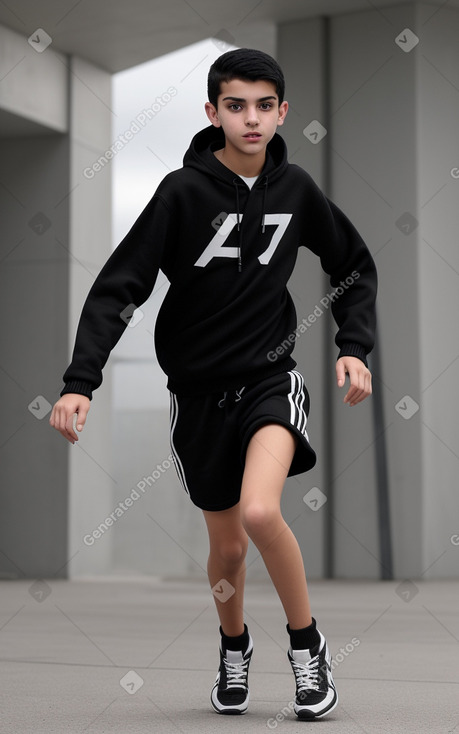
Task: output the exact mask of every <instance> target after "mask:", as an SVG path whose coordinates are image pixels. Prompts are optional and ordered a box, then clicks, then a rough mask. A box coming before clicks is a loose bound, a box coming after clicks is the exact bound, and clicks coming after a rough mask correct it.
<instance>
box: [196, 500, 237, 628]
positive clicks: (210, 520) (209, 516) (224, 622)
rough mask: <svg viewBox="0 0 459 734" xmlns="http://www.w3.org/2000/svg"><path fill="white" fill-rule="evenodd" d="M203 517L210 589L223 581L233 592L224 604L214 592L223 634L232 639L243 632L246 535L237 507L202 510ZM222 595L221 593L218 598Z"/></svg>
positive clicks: (223, 596)
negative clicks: (208, 550) (205, 529)
mask: <svg viewBox="0 0 459 734" xmlns="http://www.w3.org/2000/svg"><path fill="white" fill-rule="evenodd" d="M203 514H204V518H205V521H206V524H207V530H208V533H209V545H210V552H209V560H208V563H207V573H208V576H209V582H210V585H211V587H214V586H215V585H216V584H218V582H219V581H221V580H222V579H223V580H224V581H227V582H228V583H229V584H231V586H232V587H233V588H234V590H235V591H234V593H232V594H231V596H229V597H228V598H227V599H226V601H221V600H220V599H219V598H218V593H214V599H215V605H216V607H217V613H218V616H219V619H220V624H221V626H222V629H223V632H224V633H225V635H228V636H229V637H236V636H237V635H242V633H243V632H244V615H243V606H244V583H245V556H246V553H247V546H248V537H247V533H246V531H245V530H244V528H243V527H242V523H241V515H240V508H239V504H237V505H235V506H234V507H231V508H230V509H229V510H222V511H220V512H209V511H207V510H203ZM225 586H226V585H225ZM227 588H228V589H229V592H231V591H232V590H231V588H230V587H227ZM225 596H226V595H224V594H222V599H223V598H225Z"/></svg>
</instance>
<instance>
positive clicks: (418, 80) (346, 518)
mask: <svg viewBox="0 0 459 734" xmlns="http://www.w3.org/2000/svg"><path fill="white" fill-rule="evenodd" d="M314 24H318V25H316V26H314ZM329 24H330V37H329V54H328V58H327V59H324V56H323V55H322V56H321V54H320V53H317V54H316V57H315V59H311V53H312V50H311V49H312V48H314V45H312V44H313V43H314V42H313V40H312V39H313V37H314V34H313V29H314V27H315V28H316V34H315V45H316V46H317V44H320V42H321V41H320V39H321V35H320V28H321V25H320V21H311V22H310V23H295V24H293V23H292V24H290V25H288V26H287V25H285V26H281V29H280V46H279V51H280V53H279V59H280V61H281V63H283V66H284V68H285V72H286V77H287V81H288V98H289V100H290V102H291V103H292V104H293V107H294V108H296V109H298V110H299V111H300V116H301V117H302V120H301V122H300V119H298V122H297V123H296V125H294V127H295V129H296V130H295V133H293V131H292V129H291V127H290V128H289V127H288V125H287V126H286V127H285V133H286V139H287V142H288V144H289V147H290V149H291V151H293V156H292V160H296V159H298V162H300V163H301V164H302V165H304V166H305V167H306V168H307V169H308V170H309V171H311V172H312V173H313V175H314V176H315V178H316V180H317V182H318V183H319V184H320V183H321V179H320V172H321V167H320V163H319V165H317V156H318V155H319V156H320V154H322V155H325V153H326V152H327V150H328V155H329V156H330V189H329V193H330V196H331V198H332V199H333V200H334V201H335V202H336V203H337V204H338V206H340V207H341V208H342V209H343V210H344V211H345V212H346V214H348V216H349V217H350V219H351V220H352V221H353V222H354V223H355V225H356V226H357V228H358V229H359V231H360V232H361V234H362V236H363V237H364V239H365V240H366V241H367V243H368V245H369V247H370V250H371V251H372V253H373V255H374V257H375V260H376V264H377V267H378V271H379V278H380V294H379V302H378V309H379V310H378V314H379V343H380V351H381V355H382V365H381V371H380V373H379V374H377V373H375V374H374V389H375V390H378V391H380V392H381V393H382V397H383V403H384V414H385V424H384V437H385V440H386V442H387V447H388V477H389V490H390V506H391V520H392V539H393V549H394V567H395V568H394V570H395V574H396V576H397V577H412V578H416V577H442V576H443V577H444V576H448V575H456V574H457V553H458V551H457V547H458V546H457V538H458V528H457V493H456V487H457V474H458V468H459V467H458V462H459V458H458V457H459V445H458V442H457V438H456V433H457V432H456V431H455V428H454V425H453V422H454V418H455V416H456V414H457V409H458V397H457V395H458V392H457V388H456V385H457V375H458V365H459V359H458V357H459V355H458V347H457V339H455V338H454V335H455V334H456V332H457V327H456V325H455V321H456V316H457V312H458V306H459V301H458V299H459V296H458V293H459V288H458V273H459V268H458V265H459V263H458V260H457V243H456V240H457V229H458V226H457V225H458V215H457V206H456V203H455V202H456V201H457V191H458V186H459V183H458V181H459V160H458V159H457V150H458V136H457V125H456V120H457V119H458V112H459V109H458V107H459V99H458V94H457V89H458V87H459V72H458V69H459V63H458V62H459V51H458V46H457V42H456V39H457V34H458V30H459V13H458V11H456V10H451V9H449V8H444V7H438V8H435V7H433V6H431V5H427V4H423V3H410V4H401V5H400V6H393V7H390V8H384V9H376V8H374V9H368V10H366V11H363V12H357V13H348V14H346V15H342V16H334V17H333V18H331V19H330V21H329ZM309 31H310V32H309ZM327 60H328V64H329V68H330V78H329V82H330V83H329V87H328V90H327V89H326V88H325V86H326V85H325V79H324V68H326V63H327ZM318 88H319V92H318ZM321 95H322V99H323V96H324V95H328V107H329V111H330V114H329V130H328V134H327V135H326V136H325V137H324V138H323V140H322V141H320V143H317V144H316V145H314V146H309V148H308V147H307V146H306V147H305V148H304V146H305V145H306V142H307V141H301V128H302V127H303V125H302V122H303V120H304V122H305V124H306V123H307V122H308V121H309V120H310V119H312V118H313V117H317V119H319V121H320V117H318V114H320V111H321V110H322V109H323V106H322V107H321V106H320V103H319V104H317V99H318V98H319V100H320V99H321ZM305 109H306V110H307V113H305V112H304V110H305ZM292 121H293V122H295V118H294V117H293V116H292V115H291V116H290V126H292ZM295 141H298V144H297V149H296V148H295ZM299 141H301V143H302V144H300V142H299ZM292 146H293V148H292ZM321 146H322V150H321ZM325 146H326V147H325ZM300 155H301V156H302V158H300V159H299V158H298V156H300ZM301 267H303V272H302V273H301ZM298 275H299V276H300V277H301V275H302V282H303V283H307V284H308V287H309V280H310V279H311V276H310V274H309V268H308V267H305V266H302V264H301V263H300V270H299V272H298ZM308 278H309V280H308ZM295 282H296V281H295ZM306 336H307V335H305V337H306ZM310 336H311V337H312V332H311V334H310ZM314 336H315V335H314ZM305 337H302V339H305ZM302 346H303V344H302V343H301V340H300V342H299V344H298V347H297V354H300V351H299V350H300V349H301V348H302ZM305 346H306V347H307V348H309V342H308V343H307V344H306V342H305ZM327 369H328V365H327V364H325V363H322V364H320V366H319V370H322V371H325V370H327ZM332 389H333V397H332V416H333V420H332V426H331V429H332V434H331V435H332V441H331V445H332V446H333V455H332V457H331V466H332V477H331V480H332V484H333V489H332V493H333V496H334V507H333V521H332V523H331V526H330V528H329V529H330V531H331V532H332V534H333V537H331V536H329V537H328V540H331V539H332V540H333V545H334V551H333V556H334V571H335V574H336V575H339V576H345V577H352V576H354V577H356V576H364V577H368V576H371V577H379V575H380V561H379V548H378V517H377V506H376V483H375V479H376V477H375V465H374V454H375V449H376V446H377V443H378V441H380V440H381V436H375V435H374V431H373V427H372V422H371V410H372V407H371V403H370V401H367V403H366V404H363V405H361V406H358V407H356V408H352V409H349V408H347V407H344V406H342V404H341V400H342V393H341V391H339V390H338V389H337V388H335V387H333V388H332ZM311 422H312V417H311ZM323 511H324V512H326V511H327V504H325V505H324V506H323ZM302 537H303V538H304V540H303V546H304V549H305V556H306V558H307V557H308V554H309V552H310V551H309V549H312V548H313V544H312V543H311V544H309V542H308V540H307V535H306V533H305V532H304V533H303V535H302ZM311 552H312V551H311Z"/></svg>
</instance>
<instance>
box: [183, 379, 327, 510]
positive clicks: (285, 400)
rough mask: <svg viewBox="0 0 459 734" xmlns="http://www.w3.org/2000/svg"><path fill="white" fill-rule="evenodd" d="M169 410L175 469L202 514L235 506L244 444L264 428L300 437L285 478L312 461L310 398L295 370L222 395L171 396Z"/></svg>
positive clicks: (242, 465) (308, 467) (242, 469)
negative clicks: (284, 430)
mask: <svg viewBox="0 0 459 734" xmlns="http://www.w3.org/2000/svg"><path fill="white" fill-rule="evenodd" d="M170 407H171V435H170V440H171V450H172V455H173V457H174V462H175V467H176V469H177V473H178V476H179V479H180V482H181V484H182V485H183V487H184V489H185V490H186V492H187V493H188V494H189V495H190V499H191V501H192V502H193V503H194V504H195V505H196V506H197V507H200V508H201V509H202V510H226V509H228V508H229V507H232V506H233V505H235V504H237V502H239V498H240V493H241V485H242V475H243V472H244V464H245V454H246V450H247V446H248V443H249V441H250V438H251V437H252V435H253V434H254V432H255V431H256V430H257V429H258V428H260V427H261V426H263V425H266V424H268V423H278V424H280V425H282V426H285V427H286V428H288V429H290V430H291V431H292V433H294V434H295V436H296V437H297V438H298V443H297V447H296V451H295V454H294V457H293V460H292V464H291V466H290V470H289V473H288V476H294V475H296V474H301V473H302V472H305V471H308V469H311V468H312V467H313V466H314V464H315V463H316V454H315V452H314V450H313V449H312V448H311V446H310V445H309V438H308V434H307V433H306V423H307V417H308V414H309V395H308V391H307V390H306V387H305V385H304V380H303V377H302V375H301V374H300V373H299V372H297V371H296V370H291V371H290V372H282V373H280V374H277V375H273V376H272V377H268V378H267V379H264V380H262V381H261V382H258V383H256V384H253V385H248V386H245V387H241V388H239V389H238V390H230V391H229V392H225V393H222V392H220V393H210V394H206V395H180V394H175V393H172V392H171V393H170Z"/></svg>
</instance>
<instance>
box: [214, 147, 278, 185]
mask: <svg viewBox="0 0 459 734" xmlns="http://www.w3.org/2000/svg"><path fill="white" fill-rule="evenodd" d="M214 155H215V157H216V158H217V159H218V160H219V161H220V163H223V165H224V166H226V167H227V168H229V169H230V171H232V172H233V173H236V174H237V175H238V176H246V177H247V178H253V177H254V176H259V175H260V173H261V172H262V170H263V166H264V165H265V160H266V151H264V150H263V151H261V152H260V153H257V154H256V155H253V156H243V157H241V156H240V155H238V154H237V153H234V152H233V151H231V150H228V148H227V147H225V148H221V149H220V150H216V151H215V152H214Z"/></svg>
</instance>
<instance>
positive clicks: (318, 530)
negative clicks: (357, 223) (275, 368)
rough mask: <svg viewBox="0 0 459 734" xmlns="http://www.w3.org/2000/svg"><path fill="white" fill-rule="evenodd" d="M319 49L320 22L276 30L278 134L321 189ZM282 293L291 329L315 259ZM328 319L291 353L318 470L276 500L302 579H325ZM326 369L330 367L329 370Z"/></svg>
mask: <svg viewBox="0 0 459 734" xmlns="http://www.w3.org/2000/svg"><path fill="white" fill-rule="evenodd" d="M325 48H326V38H325V23H324V21H323V20H322V19H320V18H315V19H313V20H307V21H295V22H294V23H285V24H282V25H280V26H279V31H278V52H277V58H278V61H279V63H280V64H281V66H282V69H283V71H284V75H285V79H286V99H287V101H288V102H289V105H290V106H289V112H288V114H287V118H286V121H285V123H284V125H283V127H282V128H280V130H279V132H280V133H281V135H282V137H283V138H284V140H285V142H286V143H287V147H288V151H289V161H290V162H291V163H296V164H298V165H300V166H302V167H303V168H305V169H306V170H307V171H308V172H309V173H310V174H311V175H312V177H313V178H314V180H315V181H316V182H317V184H318V185H319V186H320V187H321V188H324V187H325V186H326V183H327V182H326V177H327V165H326V164H327V151H326V142H325V139H322V140H320V141H319V142H317V143H315V142H314V143H313V142H311V141H312V140H315V138H314V137H312V138H308V137H307V134H306V135H305V133H304V132H303V131H304V130H305V129H306V128H308V126H309V125H311V124H312V125H315V124H316V123H315V122H314V121H318V122H320V123H321V124H322V122H323V121H324V117H325V114H326V99H325V78H326V65H325ZM289 289H290V292H291V294H292V296H293V299H294V301H295V307H296V310H297V317H298V318H297V322H298V323H301V322H302V320H303V319H308V317H309V316H310V315H311V314H313V315H314V309H316V307H317V305H318V304H319V303H320V299H321V298H323V296H324V294H325V293H326V292H327V283H326V280H325V276H324V274H323V271H322V270H321V266H320V261H319V260H318V258H316V256H315V255H313V254H312V253H311V252H310V251H308V250H306V249H305V248H300V250H299V253H298V260H297V264H296V268H295V271H294V273H293V276H292V278H291V280H290V283H289ZM316 313H318V311H316ZM327 321H328V319H327V314H324V315H323V316H321V317H319V318H318V319H317V321H314V322H313V323H311V326H310V327H309V328H308V330H307V331H306V332H305V333H304V334H302V335H301V336H300V337H299V338H298V340H297V342H296V345H295V351H294V357H295V359H296V361H297V362H298V369H299V370H300V371H301V372H302V374H303V375H304V378H305V383H306V386H307V388H308V391H309V394H310V398H311V410H310V415H309V423H308V435H309V438H310V441H311V445H312V446H313V447H314V449H315V451H316V453H317V457H318V460H317V464H316V466H315V467H314V469H312V470H311V471H309V472H307V473H306V474H302V475H300V476H299V477H291V478H290V479H288V480H287V485H286V489H285V490H284V493H283V497H282V504H283V512H284V516H285V519H286V521H287V522H288V523H289V524H290V525H291V527H292V530H293V531H294V533H295V535H296V537H297V539H298V542H299V544H300V547H301V550H302V553H303V557H304V561H305V566H306V571H307V574H308V577H309V578H313V577H320V576H323V575H324V574H326V573H327V555H328V549H327V542H328V538H327V534H326V527H327V523H328V512H329V505H328V500H329V498H330V487H329V481H328V477H329V459H330V447H329V445H327V440H326V424H327V419H326V418H327V415H326V404H327V398H326V396H327V390H326V386H327V385H328V383H329V376H328V375H327V372H326V369H327V368H326V367H325V364H324V350H325V349H326V338H327V331H328V327H327ZM332 368H333V365H332V364H329V365H328V370H329V371H330V370H331V369H332ZM308 493H311V494H309V495H308ZM305 500H306V501H305ZM311 500H312V501H311ZM316 500H318V501H316ZM322 503H324V504H322Z"/></svg>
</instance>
